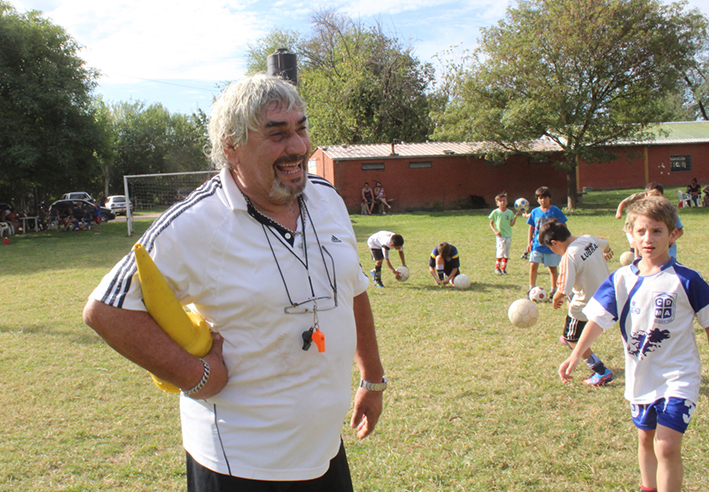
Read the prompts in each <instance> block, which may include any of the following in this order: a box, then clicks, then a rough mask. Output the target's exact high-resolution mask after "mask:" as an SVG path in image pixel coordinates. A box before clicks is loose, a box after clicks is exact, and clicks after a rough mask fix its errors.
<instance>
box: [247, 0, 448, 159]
mask: <svg viewBox="0 0 709 492" xmlns="http://www.w3.org/2000/svg"><path fill="white" fill-rule="evenodd" d="M312 26H313V33H312V34H311V35H310V36H309V37H304V36H301V35H299V34H297V33H294V32H292V31H273V32H272V33H271V34H269V35H268V36H266V37H265V38H263V39H261V40H259V42H258V43H257V44H256V45H255V46H250V48H249V55H248V60H249V61H248V66H249V71H250V72H254V71H259V67H264V68H265V64H266V60H265V57H266V56H267V55H269V54H271V53H273V51H274V50H275V48H289V49H290V51H291V52H295V53H297V54H298V56H299V60H298V65H299V66H298V85H299V90H300V93H301V95H302V96H303V99H304V100H305V101H306V103H307V104H308V118H309V120H310V137H311V140H312V141H313V144H314V145H331V144H362V143H381V142H392V141H394V140H403V141H409V142H421V141H425V140H426V138H427V136H428V135H429V133H430V132H431V129H432V127H431V120H430V118H429V116H428V114H429V109H428V98H427V91H428V89H429V87H430V86H431V84H432V82H433V78H434V74H433V68H432V67H431V66H430V65H429V64H422V63H420V62H419V61H418V60H417V59H416V58H415V57H414V56H413V52H412V49H411V48H408V47H404V46H402V45H401V43H400V42H399V41H398V40H397V39H395V38H391V37H389V36H387V35H386V34H385V33H384V31H383V29H382V28H381V27H380V26H374V27H367V26H364V25H363V24H361V23H359V22H355V21H353V20H351V19H350V18H348V17H345V16H342V15H339V14H336V13H334V12H333V11H321V12H317V13H316V14H314V15H313V17H312ZM289 41H290V42H291V43H292V44H290V45H288V44H287V43H288V42H289ZM259 60H263V62H262V63H263V65H259Z"/></svg>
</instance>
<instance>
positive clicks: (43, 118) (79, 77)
mask: <svg viewBox="0 0 709 492" xmlns="http://www.w3.org/2000/svg"><path fill="white" fill-rule="evenodd" d="M79 48H80V47H79V45H78V44H77V43H76V41H74V40H73V39H72V38H71V37H70V36H69V35H68V34H67V33H66V32H65V31H64V29H63V28H61V27H59V26H56V25H54V24H52V23H51V22H50V21H48V20H47V19H44V18H42V17H41V15H40V13H39V12H35V11H33V12H27V13H24V14H20V13H18V12H17V11H16V10H15V9H14V8H13V7H12V6H11V5H10V4H8V3H6V2H3V1H1V0H0V192H1V193H2V194H3V195H5V196H16V195H18V194H22V193H28V192H33V191H34V190H35V188H37V189H39V190H40V193H41V194H50V195H52V194H54V195H56V194H58V193H61V192H62V190H71V189H74V188H76V187H84V186H86V184H87V183H88V182H90V181H91V180H92V179H93V180H95V179H98V178H100V173H99V168H98V160H97V155H98V154H99V153H100V152H101V149H100V148H99V147H100V145H101V141H102V140H101V135H100V125H98V124H97V122H96V119H95V115H94V112H93V106H92V104H91V92H92V90H93V89H94V86H95V84H96V77H97V74H96V72H95V71H94V70H92V69H89V68H87V67H85V66H84V61H83V60H82V59H81V58H79V56H78V55H77V53H78V51H79Z"/></svg>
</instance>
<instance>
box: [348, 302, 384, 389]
mask: <svg viewBox="0 0 709 492" xmlns="http://www.w3.org/2000/svg"><path fill="white" fill-rule="evenodd" d="M353 305H354V316H355V323H356V326H357V350H356V351H355V363H356V364H357V367H358V368H359V372H360V376H361V378H362V379H365V380H367V381H369V382H370V383H380V382H381V381H382V377H383V376H384V368H383V367H382V362H381V360H380V358H379V345H378V344H377V334H376V331H375V328H374V316H373V315H372V307H371V306H370V304H369V297H368V296H367V293H366V292H363V293H362V294H360V295H358V296H357V297H355V298H354V302H353Z"/></svg>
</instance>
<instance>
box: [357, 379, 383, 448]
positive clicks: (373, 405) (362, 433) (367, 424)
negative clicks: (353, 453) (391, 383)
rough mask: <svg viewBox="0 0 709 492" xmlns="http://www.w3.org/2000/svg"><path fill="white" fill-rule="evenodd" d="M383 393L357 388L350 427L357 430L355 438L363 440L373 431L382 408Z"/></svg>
mask: <svg viewBox="0 0 709 492" xmlns="http://www.w3.org/2000/svg"><path fill="white" fill-rule="evenodd" d="M383 393H384V392H383V391H368V390H366V389H364V388H359V389H358V390H357V394H356V395H355V400H354V410H353V411H352V420H351V421H350V427H352V428H353V429H357V438H359V439H364V438H365V437H367V436H368V435H369V434H371V433H372V431H374V427H376V425H377V422H378V421H379V416H380V415H381V413H382V407H383V403H382V401H383Z"/></svg>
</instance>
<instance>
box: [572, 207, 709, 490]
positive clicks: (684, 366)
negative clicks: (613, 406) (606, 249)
mask: <svg viewBox="0 0 709 492" xmlns="http://www.w3.org/2000/svg"><path fill="white" fill-rule="evenodd" d="M628 225H629V228H630V229H629V230H630V231H631V233H632V236H633V241H634V243H635V246H636V247H637V248H638V250H639V252H640V254H641V255H642V258H640V259H636V260H635V262H633V263H632V264H631V265H628V266H626V267H623V268H620V269H618V270H616V271H615V272H613V274H611V276H610V277H608V279H606V281H605V282H603V284H602V285H601V287H600V288H599V289H598V291H597V292H596V293H595V294H594V296H593V299H591V300H590V301H589V303H588V305H587V306H586V308H585V309H584V314H585V315H586V316H587V317H588V320H589V321H588V324H587V325H586V328H585V329H584V331H583V334H582V335H581V338H580V339H579V342H578V344H577V345H576V347H575V348H574V350H573V352H572V353H571V356H570V357H569V358H568V359H566V360H565V361H564V362H562V364H561V365H560V366H559V376H560V377H561V379H562V380H563V381H565V382H568V381H569V380H570V379H571V373H572V371H573V370H574V368H575V367H576V366H577V365H578V363H579V359H580V357H581V354H583V353H584V352H585V351H586V350H587V349H589V348H590V347H591V345H592V343H593V342H594V341H595V340H596V339H597V338H598V337H599V336H600V335H601V333H603V331H605V330H607V329H609V328H611V327H612V326H613V325H614V323H615V321H618V322H619V323H620V332H621V335H622V338H623V346H624V348H625V397H626V399H627V400H628V401H629V402H630V411H631V416H632V420H633V424H635V426H636V427H637V428H638V461H639V465H640V474H641V476H642V490H644V491H655V490H659V491H663V492H679V491H680V490H681V488H682V477H683V465H682V436H683V434H684V432H685V431H686V429H687V426H688V425H689V422H690V419H691V417H692V412H693V411H694V407H695V404H696V402H697V399H698V397H699V386H700V384H701V381H702V374H701V362H700V358H699V350H698V348H697V342H696V339H695V332H694V324H693V322H694V318H695V316H696V319H697V322H698V323H699V325H700V326H701V327H702V328H704V330H705V331H706V333H707V336H709V307H708V306H709V285H707V283H706V282H705V281H704V279H703V278H702V277H701V275H700V274H699V273H697V272H696V271H694V270H691V269H689V268H687V267H685V266H683V265H681V264H679V263H677V262H676V260H675V259H674V258H672V257H671V256H670V254H669V249H670V245H671V244H672V243H673V242H674V241H675V240H676V239H677V235H678V231H677V228H676V225H677V211H676V210H675V208H674V206H672V204H671V203H670V202H669V201H668V200H666V199H664V198H660V197H648V198H644V199H642V200H639V201H638V202H637V203H635V204H634V205H633V206H631V207H630V209H629V211H628Z"/></svg>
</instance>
